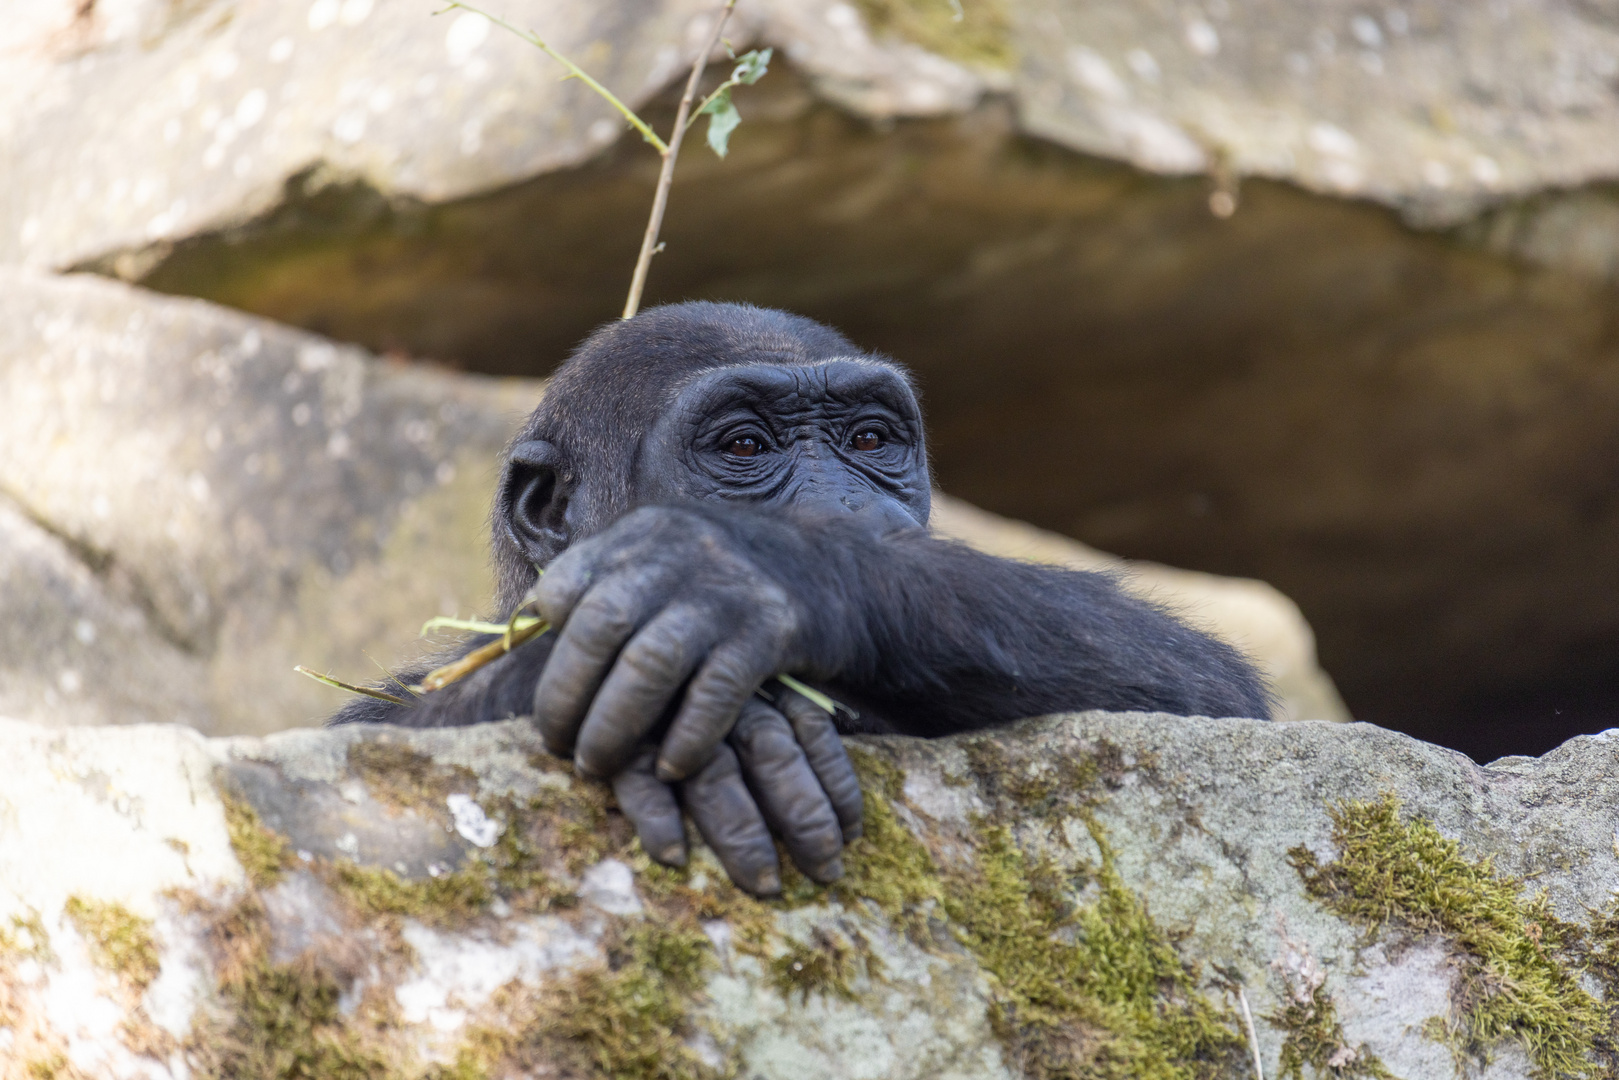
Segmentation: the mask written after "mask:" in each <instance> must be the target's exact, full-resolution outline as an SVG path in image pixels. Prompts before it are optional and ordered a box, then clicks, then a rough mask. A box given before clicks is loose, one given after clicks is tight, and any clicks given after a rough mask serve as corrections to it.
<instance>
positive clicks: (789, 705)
mask: <svg viewBox="0 0 1619 1080" xmlns="http://www.w3.org/2000/svg"><path fill="white" fill-rule="evenodd" d="M929 491H930V483H929V478H928V464H927V454H926V447H925V443H924V439H923V431H922V415H921V412H920V410H919V409H918V407H917V400H916V394H915V392H914V391H913V389H912V387H911V383H910V380H909V378H908V377H907V375H906V373H905V371H904V370H903V369H902V368H900V367H899V366H898V365H897V364H895V363H893V362H892V361H890V360H887V359H885V358H882V357H878V356H874V355H872V354H870V353H865V352H862V351H860V350H859V349H857V348H855V347H854V346H853V345H851V344H850V343H849V342H848V341H847V340H846V339H844V338H843V336H842V335H840V334H838V333H837V332H835V331H833V330H830V329H828V328H827V327H824V326H821V325H819V324H817V323H815V322H812V321H810V320H808V319H804V318H801V317H798V316H795V315H789V314H786V313H784V312H780V311H768V310H762V309H758V308H753V307H747V306H743V305H737V304H713V303H688V304H677V305H672V306H668V307H661V308H655V309H652V310H649V311H646V312H643V313H642V314H640V315H638V316H636V317H635V318H634V319H631V320H629V321H627V322H618V323H613V324H611V325H608V326H605V327H603V328H601V329H600V330H598V331H596V332H595V333H594V334H592V335H591V336H590V338H589V339H587V340H586V341H585V343H584V344H583V345H581V346H580V347H579V349H578V350H577V351H576V352H575V353H574V354H573V356H572V357H570V358H569V360H568V361H567V363H565V364H564V365H563V366H562V368H561V370H560V371H559V372H558V373H557V375H556V377H555V378H554V379H553V380H552V382H551V385H550V388H549V389H548V390H547V391H546V394H545V398H544V400H543V401H542V402H541V404H540V406H539V408H538V409H536V410H535V411H534V414H533V416H531V417H530V418H529V421H528V423H527V424H525V425H524V427H523V430H522V432H521V433H520V434H519V435H518V436H517V439H516V440H515V441H514V443H513V444H512V446H511V449H510V452H509V454H508V456H507V462H506V466H505V470H504V473H503V475H502V477H501V482H500V490H499V492H498V495H497V498H496V504H495V510H494V555H495V564H496V569H497V576H498V596H497V602H496V603H497V608H498V610H499V612H500V614H501V616H502V617H505V616H507V615H509V614H510V613H511V612H512V611H513V610H515V609H516V608H517V607H518V605H519V604H521V603H523V601H524V599H525V597H526V596H529V595H530V590H531V588H532V590H533V592H532V598H533V599H534V600H535V601H536V603H537V606H538V608H539V610H540V612H541V613H542V614H543V616H544V617H545V618H546V619H548V620H549V621H550V623H551V625H552V626H553V627H554V628H558V629H557V630H554V631H553V632H550V633H547V634H545V635H544V636H542V637H541V638H539V639H537V640H536V641H535V642H534V643H533V644H530V645H527V646H524V647H522V648H520V649H518V650H515V651H514V652H512V653H511V654H510V655H508V656H506V657H503V658H502V659H501V660H499V661H497V662H496V663H494V664H491V665H489V666H488V667H486V668H484V669H483V670H482V671H479V672H478V673H476V674H475V675H473V676H472V677H470V678H468V679H466V680H463V681H462V682H460V683H456V684H452V685H451V686H450V687H448V688H446V689H445V690H441V691H438V692H436V693H433V694H429V695H427V696H426V697H425V698H424V699H423V701H422V702H421V703H420V704H418V705H417V706H416V707H414V708H402V707H398V706H392V705H389V704H387V703H386V702H379V701H375V700H372V699H364V698H362V699H359V700H357V701H355V702H354V703H353V704H351V705H350V706H349V707H348V708H346V709H344V710H343V711H342V712H341V713H339V714H338V715H337V716H336V717H334V718H333V722H335V723H345V722H351V721H385V722H389V723H396V724H405V725H409V726H417V727H439V726H451V725H460V724H475V723H481V722H484V721H488V720H499V719H504V718H506V717H508V716H514V715H523V714H532V715H533V717H534V719H535V723H536V724H537V725H538V727H539V730H540V732H541V734H542V737H543V738H544V740H545V743H546V745H547V746H548V747H549V748H550V749H551V750H552V751H553V752H555V753H558V754H571V755H572V756H573V759H574V762H575V765H576V767H577V768H578V769H579V771H580V772H582V773H584V774H586V775H589V776H596V777H603V778H610V779H612V781H613V786H614V790H615V792H616V794H617V797H618V801H619V804H620V806H621V807H622V808H623V810H624V812H625V814H626V815H628V816H629V817H630V819H631V820H632V821H633V822H634V824H635V826H636V829H637V832H638V834H639V836H640V838H641V841H642V844H643V845H644V846H645V847H646V849H647V851H648V852H649V853H650V854H651V855H652V856H653V857H654V858H656V859H658V860H660V861H662V862H666V863H675V864H678V863H681V862H683V861H684V859H685V836H684V831H683V829H682V826H681V821H680V805H681V804H684V806H685V808H686V810H687V812H688V813H689V814H690V815H691V817H692V819H693V821H694V823H695V824H696V825H697V827H698V830H699V831H700V832H701V833H702V835H703V836H704V838H705V839H706V840H707V841H708V843H709V844H710V846H711V847H713V848H714V850H715V853H716V854H717V855H718V856H719V858H720V860H721V862H722V863H723V864H724V865H725V867H726V869H727V871H728V872H729V873H730V874H731V876H732V878H734V879H735V880H736V881H737V882H738V884H740V885H742V886H743V887H744V888H747V889H750V890H751V891H753V892H755V893H759V894H769V893H774V892H776V891H778V890H779V889H780V877H779V871H778V867H777V863H776V854H775V849H774V845H773V843H772V841H771V831H772V830H774V831H775V832H776V833H777V834H779V835H780V836H781V837H782V841H783V843H784V845H785V846H786V848H787V850H788V852H789V854H790V855H791V856H792V857H793V860H794V862H795V863H797V864H798V865H799V866H800V867H801V868H802V869H803V870H804V871H805V872H806V873H807V874H809V875H810V876H811V877H812V878H815V879H816V880H819V881H830V880H833V879H835V878H837V877H838V876H839V875H840V874H841V873H842V863H841V858H840V856H841V852H842V848H843V844H844V843H845V842H846V841H848V840H852V839H853V838H854V837H855V836H857V835H858V834H859V829H860V790H859V785H858V782H857V781H856V779H855V776H854V773H853V770H852V769H851V768H850V766H849V762H848V759H847V758H846V757H845V756H844V753H843V748H842V744H841V742H840V741H839V739H838V736H837V730H842V731H844V732H853V731H864V732H896V733H902V734H906V735H921V736H937V735H947V734H950V733H952V732H959V731H968V730H972V729H975V728H983V727H990V726H993V725H997V724H1004V723H1006V722H1008V721H1011V720H1016V719H1019V718H1021V717H1026V716H1038V715H1040V714H1043V713H1051V712H1060V711H1065V710H1076V709H1141V710H1155V711H1162V712H1169V713H1176V714H1180V715H1204V716H1247V717H1265V716H1267V715H1268V713H1269V705H1270V699H1269V693H1268V691H1267V689H1266V688H1265V685H1264V683H1263V681H1262V680H1261V679H1260V677H1259V676H1258V674H1257V673H1256V672H1255V671H1254V669H1253V668H1252V667H1251V666H1250V665H1249V664H1248V663H1247V662H1246V661H1245V660H1244V659H1243V658H1242V657H1241V656H1240V655H1239V654H1238V653H1237V652H1236V651H1235V650H1234V649H1232V648H1230V647H1229V646H1227V645H1225V644H1223V643H1221V642H1219V641H1215V640H1214V639H1212V638H1210V637H1207V636H1205V635H1203V634H1201V633H1198V632H1197V631H1195V630H1192V629H1190V628H1188V627H1186V626H1184V625H1182V624H1181V623H1179V622H1177V621H1175V620H1174V619H1173V618H1171V617H1170V616H1169V615H1167V614H1165V613H1164V612H1163V611H1160V610H1159V609H1157V608H1155V607H1153V606H1152V605H1150V604H1148V603H1145V602H1143V601H1141V600H1138V599H1135V598H1132V597H1130V596H1127V595H1126V594H1125V593H1123V592H1121V591H1120V589H1119V587H1118V585H1117V583H1116V582H1115V581H1114V580H1113V579H1112V578H1111V577H1108V576H1105V575H1102V574H1094V573H1080V572H1075V571H1070V570H1060V569H1056V568H1052V567H1045V566H1037V565H1032V564H1028V563H1022V562H1014V561H1011V560H1007V559H998V558H994V557H992V556H989V555H984V554H980V553H978V552H975V551H972V550H970V549H968V548H966V547H962V546H960V545H958V544H954V543H950V542H947V541H943V540H937V539H934V538H932V537H930V536H929V535H928V533H927V531H926V530H925V526H926V525H927V521H928V509H929ZM537 567H543V568H545V574H544V576H543V577H539V575H538V573H537V570H536V568H537ZM537 577H538V583H537V584H536V578H537ZM488 640H490V639H489V638H482V639H479V640H478V641H476V642H473V643H471V644H470V645H469V646H468V647H469V648H470V647H473V646H475V645H476V644H481V643H482V642H483V641H488ZM424 672H425V669H423V672H416V673H410V674H403V675H402V677H403V678H404V679H405V681H407V682H413V681H416V679H419V678H420V675H421V674H422V673H424ZM783 673H785V674H789V675H793V676H796V677H798V678H800V679H802V680H804V681H805V682H808V683H812V684H814V685H816V686H818V687H822V688H824V689H825V690H826V691H827V692H828V693H829V694H831V695H832V696H833V697H834V698H836V699H837V700H839V701H840V702H843V703H846V704H847V705H849V706H850V707H851V709H852V711H853V712H854V713H855V714H857V716H856V718H852V719H851V718H847V717H846V718H844V719H843V721H842V722H840V723H839V724H838V725H837V729H835V728H834V726H833V720H832V718H831V717H828V716H827V715H826V714H825V713H823V712H822V711H821V710H820V709H818V708H817V707H815V706H814V705H813V704H812V703H811V702H809V701H808V700H807V699H805V698H803V697H801V696H799V695H797V694H795V693H792V692H790V691H787V690H785V689H782V688H781V687H780V684H776V683H770V680H771V679H772V677H773V676H775V675H778V674H783ZM767 683H768V684H770V686H771V687H772V688H773V692H772V693H771V695H770V696H771V698H772V699H773V700H772V701H769V702H767V701H766V700H763V698H762V697H761V696H760V694H759V693H757V691H759V690H760V687H761V686H762V685H765V684H767ZM677 792H678V802H677Z"/></svg>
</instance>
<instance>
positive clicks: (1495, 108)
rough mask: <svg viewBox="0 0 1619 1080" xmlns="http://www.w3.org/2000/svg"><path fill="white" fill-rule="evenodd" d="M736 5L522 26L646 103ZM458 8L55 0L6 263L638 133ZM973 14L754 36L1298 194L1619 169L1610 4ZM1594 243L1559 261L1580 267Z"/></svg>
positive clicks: (36, 62) (856, 72) (1448, 191)
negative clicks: (294, 198)
mask: <svg viewBox="0 0 1619 1080" xmlns="http://www.w3.org/2000/svg"><path fill="white" fill-rule="evenodd" d="M712 7H713V5H712V4H705V3H701V2H699V0H619V2H616V3H612V4H599V3H591V4H574V5H558V4H554V3H548V4H542V3H527V4H518V5H516V6H515V7H514V8H513V9H511V10H508V11H506V12H505V16H506V17H507V18H509V19H511V20H512V21H513V22H515V23H516V24H518V25H520V26H524V27H528V26H532V27H534V28H535V29H537V30H538V31H539V32H540V33H542V34H543V35H545V36H546V37H547V38H548V39H549V40H550V41H551V42H552V44H554V45H555V46H557V47H559V48H560V49H561V50H562V51H563V52H565V53H567V54H570V55H572V56H574V57H576V58H577V59H579V60H580V61H581V62H584V63H586V64H587V65H588V66H590V68H591V69H592V70H593V72H594V73H595V74H596V75H597V76H598V77H600V78H602V79H603V81H604V82H606V83H607V84H608V85H611V86H614V87H615V88H617V89H618V91H619V93H620V94H621V95H622V96H623V97H624V98H625V99H626V100H627V101H628V102H629V103H630V104H631V105H632V107H634V106H639V105H640V104H641V103H643V102H645V101H646V100H647V99H648V98H649V97H650V96H651V95H653V94H654V93H656V92H657V91H658V90H660V89H661V88H662V87H664V86H665V85H667V84H668V83H669V82H670V81H671V80H672V79H674V78H675V77H676V75H677V74H678V72H679V69H680V67H681V65H682V64H683V63H685V62H688V61H689V58H690V55H689V54H690V52H691V50H692V49H694V48H695V47H697V43H698V42H700V41H701V40H703V26H704V24H705V22H706V20H707V19H709V18H711V14H710V9H711V8H712ZM432 10H433V8H432V7H431V5H427V4H415V3H404V2H399V0H392V2H386V3H380V4H379V3H375V2H373V0H320V2H316V3H314V4H311V5H309V6H307V7H305V6H304V5H301V4H299V5H286V4H272V5H264V6H250V7H247V8H239V7H238V6H237V5H234V4H231V3H228V2H226V0H215V2H211V3H203V4H197V5H190V6H187V7H186V8H184V9H183V10H182V9H175V8H173V7H172V6H171V5H169V4H167V3H163V2H160V0H142V2H136V3H130V4H125V5H121V6H119V7H117V8H110V9H109V8H101V7H91V8H84V7H82V6H81V5H77V4H74V3H69V2H67V0H59V2H56V3H47V4H40V5H35V6H33V7H32V8H31V9H30V16H31V17H30V18H28V19H24V20H20V21H19V22H18V24H17V25H15V26H11V27H8V33H7V37H6V39H5V40H4V41H3V43H0V44H3V45H4V46H5V48H4V52H0V55H3V56H5V57H6V59H5V61H4V64H5V67H4V68H3V69H0V70H4V72H5V76H6V77H5V78H3V79H0V88H3V89H0V117H5V118H6V120H5V121H4V123H3V126H0V162H4V164H5V171H6V174H7V176H8V177H9V178H10V179H11V184H10V185H9V190H8V192H7V199H6V201H5V202H4V203H0V260H6V261H18V260H22V261H26V262H29V263H32V264H34V265H44V266H56V267H60V266H64V265H69V264H73V263H77V262H82V261H85V260H87V259H91V258H96V257H99V256H105V255H109V254H111V253H114V252H117V251H121V250H126V249H128V250H132V251H133V250H138V249H142V248H144V247H145V246H146V245H148V244H150V243H153V242H163V241H166V240H168V239H170V238H175V237H183V236H187V235H191V234H195V233H197V232H199V231H207V230H212V229H217V228H220V227H221V226H224V225H228V224H231V223H234V222H239V221H241V220H243V219H244V218H246V217H248V216H251V215H253V214H255V213H258V212H261V211H263V210H266V209H268V208H269V207H271V206H273V205H275V204H276V203H277V202H278V201H279V200H280V199H281V198H283V191H282V189H283V185H285V184H287V183H288V181H291V180H293V179H294V178H296V177H300V176H302V175H304V174H306V173H308V172H309V171H310V170H319V171H330V172H334V173H336V174H338V175H341V176H344V177H364V178H366V179H367V180H368V181H369V182H370V183H371V184H372V185H373V186H375V187H376V188H378V189H379V190H381V191H383V192H385V193H386V194H388V195H389V196H399V197H409V198H419V199H425V200H429V201H441V200H444V199H447V198H453V197H456V196H461V195H466V194H469V193H473V192H478V191H485V190H489V189H491V188H495V187H499V186H501V185H503V184H507V183H511V182H513V181H515V180H520V179H524V178H526V177H529V176H533V175H535V174H537V173H541V172H546V171H549V170H552V169H556V168H560V167H563V166H567V165H574V164H578V163H579V162H581V161H583V160H585V158H587V157H588V156H590V155H591V154H592V153H594V152H595V151H597V150H600V149H601V148H602V147H604V146H605V145H606V144H607V143H609V142H611V141H612V140H613V138H614V137H615V136H616V134H617V133H618V132H619V131H620V130H621V125H620V124H619V123H617V122H616V121H615V119H614V118H613V115H612V113H611V111H610V109H609V108H608V107H607V106H606V105H605V104H603V103H602V102H601V101H600V100H599V99H597V98H595V97H594V96H593V95H592V94H591V93H590V92H589V91H588V90H587V89H585V88H584V87H583V86H581V85H579V84H578V83H573V82H568V83H561V82H558V81H557V79H556V78H555V72H554V71H552V70H550V68H549V67H548V66H547V62H546V61H544V60H543V59H542V58H541V57H539V56H538V55H537V54H536V53H535V52H534V50H533V49H532V48H531V47H529V46H527V45H525V44H523V43H522V42H520V41H518V40H517V39H516V38H514V37H512V36H510V35H506V34H504V33H499V32H497V33H494V34H491V33H490V29H491V27H490V24H489V23H488V22H487V21H486V20H484V19H482V18H481V17H480V16H477V15H473V14H471V13H467V12H460V13H455V14H452V15H450V16H448V17H446V18H442V19H437V20H435V19H430V18H428V16H429V14H430V13H431V12H432ZM965 10H966V11H967V12H970V14H971V18H970V19H968V20H963V21H962V23H961V24H959V25H958V24H952V23H950V22H949V20H948V15H947V13H946V12H945V10H944V9H942V8H941V9H939V10H937V11H930V10H928V6H927V5H925V4H922V3H920V2H914V0H880V2H879V0H865V2H863V3H860V4H856V5H850V4H848V3H843V2H841V0H750V3H747V4H744V5H742V7H741V10H740V11H739V12H738V15H737V25H736V27H735V35H736V39H737V40H739V41H741V40H747V39H757V40H759V41H761V42H764V43H768V44H771V45H774V46H777V47H780V48H782V49H783V50H784V52H785V53H786V55H787V56H789V57H790V58H791V59H792V61H793V62H794V63H795V64H796V65H798V66H799V67H801V68H802V69H804V70H805V71H806V72H807V73H808V74H809V75H810V76H811V78H812V80H813V81H814V83H815V84H816V86H817V87H818V88H819V91H820V93H821V94H822V95H823V96H825V97H827V98H829V99H831V100H834V101H836V102H838V103H839V104H840V105H842V106H843V107H845V108H849V109H852V110H854V111H857V112H859V113H862V114H864V115H866V116H870V117H876V118H889V117H894V116H905V115H912V116H914V115H935V114H940V113H959V112H963V111H966V110H967V109H969V108H971V107H972V106H973V105H975V104H976V103H977V101H978V100H979V98H980V97H981V96H982V95H983V93H984V92H985V91H986V90H990V89H996V90H1004V91H1006V92H1008V93H1010V95H1011V97H1012V99H1013V101H1014V102H1015V103H1016V105H1017V108H1018V113H1019V116H1020V118H1021V124H1022V127H1023V129H1024V130H1026V131H1028V132H1029V133H1031V134H1036V135H1040V136H1043V137H1047V138H1051V139H1053V140H1055V141H1057V142H1059V143H1062V144H1064V145H1067V146H1070V147H1073V148H1075V149H1078V150H1082V151H1085V152H1088V153H1093V154H1098V155H1101V156H1104V157H1110V158H1114V159H1117V160H1123V161H1128V162H1131V163H1133V164H1135V165H1137V166H1139V167H1141V168H1144V169H1147V170H1150V171H1154V172H1163V173H1171V174H1175V173H1204V172H1217V173H1220V174H1221V175H1223V176H1225V177H1227V178H1234V177H1238V176H1241V175H1255V176H1264V177H1270V178H1275V179H1285V180H1290V181H1295V182H1298V183H1300V184H1302V185H1304V186H1306V187H1310V188H1313V189H1315V190H1320V191H1326V192H1331V193H1335V194H1342V195H1351V196H1356V197H1367V198H1372V199H1376V200H1379V201H1382V202H1385V203H1388V204H1391V205H1395V206H1398V207H1401V208H1403V209H1404V210H1405V211H1406V212H1407V213H1408V214H1409V215H1410V216H1412V217H1413V219H1416V220H1422V221H1427V222H1444V223H1454V222H1456V221H1458V220H1462V219H1464V218H1467V217H1471V216H1474V215H1475V214H1476V213H1477V211H1478V210H1479V209H1480V208H1482V207H1484V206H1487V205H1489V204H1491V203H1494V202H1496V201H1499V200H1500V199H1501V198H1502V197H1503V196H1506V195H1515V196H1525V195H1532V194H1536V193H1539V192H1543V191H1547V190H1560V189H1566V188H1569V187H1574V186H1578V185H1581V184H1585V183H1589V182H1591V181H1596V180H1611V179H1614V178H1616V177H1619V144H1616V142H1615V140H1614V139H1613V138H1612V137H1611V135H1612V132H1613V131H1614V130H1615V127H1616V126H1619V94H1616V93H1615V81H1616V79H1619V23H1616V21H1615V16H1614V13H1613V11H1611V10H1610V9H1609V8H1608V7H1606V6H1605V5H1602V4H1591V3H1580V2H1577V0H1556V2H1554V0H1542V2H1523V3H1513V4H1497V5H1494V6H1480V5H1465V4H1464V5H1444V4H1436V3H1431V2H1422V3H1416V4H1411V5H1401V6H1395V7H1390V8H1387V9H1385V10H1380V11H1375V12H1374V11H1373V10H1371V9H1369V8H1366V7H1365V6H1364V5H1361V4H1358V3H1355V2H1353V0H1333V2H1331V3H1327V4H1316V5H1311V6H1310V7H1308V8H1301V7H1299V6H1297V5H1293V4H1287V3H1282V2H1265V0H1248V2H1244V3H1237V4H1232V3H1228V2H1226V0H1219V2H1217V3H1210V4H1207V5H1202V6H1199V7H1192V8H1184V9H1182V8H1177V7H1174V6H1172V5H1143V4H1129V3H1111V4H1101V5H1098V4H1091V3H1079V2H1075V0H1004V2H1003V0H982V2H981V3H978V4H972V5H966V7H965ZM907 31H908V32H909V33H910V37H911V38H913V39H916V38H920V39H921V40H922V41H923V43H924V44H926V45H927V46H929V47H930V48H923V47H922V46H921V45H918V44H917V43H916V41H915V40H907V39H906V38H905V36H904V34H905V32H907ZM930 49H931V50H932V51H930ZM941 53H943V54H945V55H940V54H941ZM129 102H135V103H137V104H136V106H135V108H134V109H130V108H127V107H126V105H127V103H129ZM131 161H134V162H136V164H135V166H134V167H133V168H131V167H130V166H131ZM294 186H296V185H294ZM1610 216H1611V215H1610ZM1610 232H1611V230H1610ZM1538 234H1539V235H1545V231H1544V230H1539V231H1538ZM1608 239H1609V240H1612V239H1613V237H1612V236H1609V237H1608ZM1581 246H1582V245H1580V244H1578V243H1574V244H1569V245H1558V248H1559V251H1562V250H1564V249H1566V250H1568V251H1569V252H1570V253H1571V257H1572V258H1573V259H1574V260H1575V261H1578V260H1579V249H1580V247H1581ZM1544 247H1545V245H1543V244H1537V243H1535V242H1533V241H1527V242H1525V243H1522V244H1520V245H1517V250H1519V251H1521V252H1522V253H1524V254H1526V255H1530V256H1531V257H1533V256H1534V255H1535V254H1536V253H1537V252H1543V249H1544ZM1553 257H1554V260H1561V259H1562V256H1561V254H1558V255H1554V256H1553ZM137 261H139V260H137Z"/></svg>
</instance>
